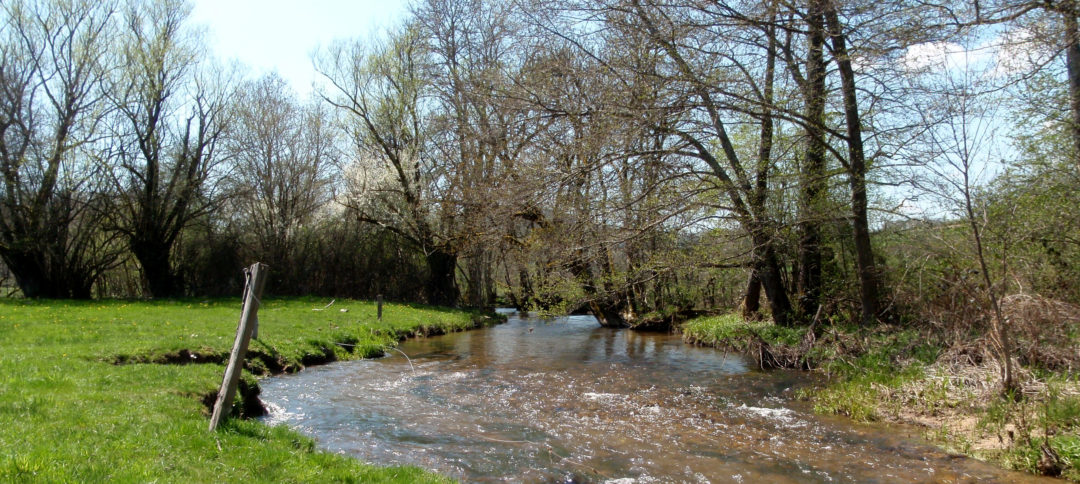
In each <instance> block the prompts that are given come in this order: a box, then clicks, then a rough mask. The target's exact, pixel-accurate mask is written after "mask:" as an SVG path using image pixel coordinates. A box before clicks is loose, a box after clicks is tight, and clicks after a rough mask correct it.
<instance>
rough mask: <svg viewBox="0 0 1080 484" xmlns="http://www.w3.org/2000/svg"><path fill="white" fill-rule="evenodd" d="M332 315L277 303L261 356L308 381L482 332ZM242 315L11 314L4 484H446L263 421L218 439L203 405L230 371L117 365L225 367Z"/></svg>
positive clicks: (437, 315) (462, 319) (4, 349)
mask: <svg viewBox="0 0 1080 484" xmlns="http://www.w3.org/2000/svg"><path fill="white" fill-rule="evenodd" d="M326 302H327V301H324V300H315V299H286V300H282V299H274V300H267V301H264V303H263V306H262V309H261V310H260V312H259V316H260V317H259V319H260V340H259V341H256V342H253V343H252V345H251V347H252V351H257V352H263V353H265V354H273V355H275V356H276V357H277V358H279V359H280V360H279V361H280V362H281V363H283V364H284V365H285V367H286V368H287V369H298V368H300V367H301V366H302V363H303V362H304V361H305V360H306V359H314V360H317V361H325V360H326V359H329V358H335V359H349V358H360V357H371V356H377V355H379V354H381V353H382V352H383V351H384V349H386V348H389V347H391V346H393V345H395V344H396V343H397V342H398V340H399V339H400V338H402V337H404V336H407V335H409V334H414V333H427V332H441V331H455V330H460V329H465V328H467V327H470V326H472V325H473V324H474V321H475V320H476V319H477V318H478V316H477V315H473V314H470V313H467V312H462V311H452V310H445V309H437V308H423V307H413V306H405V305H397V304H388V305H386V307H385V308H384V318H383V321H382V322H378V321H376V320H375V307H374V305H373V304H372V303H368V302H359V301H338V302H336V303H335V304H334V305H333V306H331V307H329V308H326V309H325V310H322V311H314V310H313V308H322V307H323V306H325V304H326ZM342 310H346V311H342ZM239 313H240V301H239V300H238V299H224V300H208V301H204V300H183V301H161V302H130V301H85V302H83V301H79V302H75V301H27V300H4V301H0V427H2V428H3V429H4V431H3V432H0V481H34V482H41V481H55V482H94V481H121V482H151V481H184V482H226V481H231V482H236V481H241V480H243V481H261V482H325V481H379V482H416V481H440V480H442V479H441V478H439V477H438V476H433V475H430V474H427V473H425V472H423V471H421V470H419V469H415V468H378V467H374V466H370V465H366V464H363V463H360V462H358V461H356V460H354V459H351V458H347V457H342V456H338V455H334V454H328V453H324V452H319V451H316V450H315V448H314V445H313V443H312V442H311V441H310V440H309V439H307V438H305V437H302V436H300V435H299V434H296V433H295V432H292V431H290V430H287V429H283V428H269V427H266V426H264V425H262V424H261V423H258V422H255V421H243V420H230V421H229V422H228V423H227V424H226V425H225V426H224V428H223V429H221V430H220V431H218V432H209V431H208V430H207V424H208V421H207V418H206V407H205V405H204V404H203V403H202V401H201V399H202V398H204V397H205V396H206V395H207V394H213V393H214V392H215V391H216V389H217V386H218V385H219V384H220V383H221V378H222V373H223V368H224V367H223V365H221V364H188V365H176V364H122V365H118V364H115V362H117V361H124V362H129V363H131V362H138V361H153V360H154V358H155V355H163V354H168V353H176V352H178V351H179V350H189V351H191V352H194V353H196V354H203V355H214V354H218V355H225V354H227V353H228V351H229V349H230V348H231V345H232V342H233V338H234V334H235V330H236V324H237V320H238V318H239ZM337 343H348V345H347V346H341V345H338V344H337ZM254 368H255V369H256V370H262V368H259V367H258V365H254ZM249 378H250V377H249Z"/></svg>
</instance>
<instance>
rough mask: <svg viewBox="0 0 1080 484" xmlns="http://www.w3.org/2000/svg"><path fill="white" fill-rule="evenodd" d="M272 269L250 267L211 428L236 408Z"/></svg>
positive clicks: (263, 266)
mask: <svg viewBox="0 0 1080 484" xmlns="http://www.w3.org/2000/svg"><path fill="white" fill-rule="evenodd" d="M268 270H269V268H268V267H267V266H266V265H265V264H263V263H260V262H256V263H254V264H252V265H251V267H250V268H249V269H248V277H247V284H245V286H244V310H243V312H242V313H241V314H240V324H239V325H238V326H237V328H236V341H235V342H234V343H233V349H232V353H230V354H229V365H228V366H226V367H225V377H224V378H223V379H222V381H221V389H220V390H218V396H217V400H216V401H215V402H214V413H213V415H211V416H210V430H211V431H213V430H216V429H217V427H218V425H219V424H221V422H222V421H223V420H225V417H227V416H229V410H230V409H232V402H233V397H234V396H235V395H236V386H237V384H239V383H240V373H241V371H242V370H243V369H244V357H245V356H246V355H247V349H248V343H250V342H251V332H252V330H253V329H254V326H255V321H258V319H257V318H258V313H259V298H261V297H262V291H263V285H265V284H266V273H267V271H268Z"/></svg>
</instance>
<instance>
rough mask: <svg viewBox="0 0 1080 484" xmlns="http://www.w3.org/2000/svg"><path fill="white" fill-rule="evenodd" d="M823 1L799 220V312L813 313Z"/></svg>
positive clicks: (811, 62) (814, 35) (810, 54)
mask: <svg viewBox="0 0 1080 484" xmlns="http://www.w3.org/2000/svg"><path fill="white" fill-rule="evenodd" d="M823 10H824V6H823V5H822V1H821V0H811V2H810V8H809V12H808V13H807V24H808V30H809V36H808V44H809V45H808V47H807V56H806V80H805V83H804V85H803V97H804V99H805V103H806V113H805V116H806V128H805V130H806V156H805V161H804V166H803V169H802V173H801V175H802V191H801V198H800V205H801V206H800V212H801V213H800V217H799V250H798V252H799V279H798V293H799V301H798V304H799V313H800V314H802V315H808V314H814V313H815V312H816V311H817V306H818V305H819V304H820V303H821V212H822V210H823V208H824V207H822V205H823V204H824V202H825V200H824V196H825V195H826V192H825V150H826V147H825V128H824V127H825V95H826V86H825V75H826V71H825V55H824V44H825V19H824V18H823V14H822V11H823Z"/></svg>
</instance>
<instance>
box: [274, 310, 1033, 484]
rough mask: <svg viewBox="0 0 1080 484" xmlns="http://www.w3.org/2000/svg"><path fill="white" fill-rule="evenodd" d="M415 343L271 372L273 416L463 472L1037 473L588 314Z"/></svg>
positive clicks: (381, 456)
mask: <svg viewBox="0 0 1080 484" xmlns="http://www.w3.org/2000/svg"><path fill="white" fill-rule="evenodd" d="M509 316H510V317H509V321H508V322H507V323H506V324H503V325H499V326H496V327H492V328H488V329H482V330H475V331H469V332H464V333H455V334H450V335H446V336H438V337H433V338H424V339H417V340H411V341H407V342H405V343H404V344H402V345H401V347H400V349H401V351H402V352H404V353H405V354H406V355H408V357H405V356H403V355H402V354H399V353H391V354H390V356H388V357H385V358H381V359H377V360H363V361H351V362H342V363H334V364H330V365H326V366H321V367H315V368H309V369H306V370H304V371H302V372H300V373H298V374H295V375H287V376H281V377H276V378H270V379H267V380H265V381H263V382H262V384H261V386H262V389H263V391H262V395H261V398H262V400H263V402H264V403H265V404H266V406H267V407H268V408H269V409H270V415H269V416H268V417H266V419H267V421H268V422H269V423H272V424H278V423H282V424H287V425H289V426H292V427H294V428H296V429H298V430H300V431H301V432H303V433H306V434H308V435H311V436H312V437H314V438H315V439H317V441H318V442H319V445H320V446H322V447H324V448H327V449H329V450H331V451H336V452H342V453H345V454H349V455H353V456H356V457H358V458H360V459H363V460H366V461H370V462H374V463H378V464H413V465H418V466H421V467H425V468H428V469H432V470H434V471H437V472H440V473H442V474H445V475H449V476H452V477H456V478H458V479H461V480H462V481H465V482H567V481H569V482H617V483H634V482H641V483H649V482H738V483H757V482H777V483H784V482H970V481H976V480H978V481H989V482H1028V481H1030V482H1035V481H1037V480H1038V479H1036V478H1033V477H1029V476H1025V475H1022V474H1017V473H1010V472H1007V471H1002V470H999V469H996V468H994V467H991V466H989V465H986V464H983V463H981V462H978V461H975V460H972V459H965V458H952V457H950V456H948V455H946V454H945V453H943V452H941V451H939V450H936V449H935V448H933V447H930V446H928V445H926V444H924V443H921V442H920V441H919V439H918V437H917V431H913V430H906V429H904V428H898V427H885V426H864V425H855V424H852V423H851V422H850V421H847V420H844V419H841V418H830V417H822V416H818V415H814V414H813V413H812V412H811V411H810V409H809V408H808V406H807V405H806V404H805V403H803V402H799V401H796V400H794V399H793V395H792V394H793V393H794V389H796V388H798V386H799V385H803V384H806V381H807V376H806V375H805V374H801V373H798V372H783V371H772V372H760V371H754V370H752V367H753V365H751V364H750V363H749V362H748V361H746V360H744V359H742V358H740V357H738V356H735V355H731V354H725V353H723V352H721V351H717V350H715V349H711V348H697V347H693V346H689V345H685V344H683V343H682V342H681V341H680V339H679V338H678V336H674V335H667V334H656V333H638V332H633V331H620V330H612V329H605V328H601V327H599V326H598V325H597V323H596V320H594V319H593V318H592V317H589V316H571V317H567V318H557V319H553V320H541V319H539V318H535V317H525V316H522V315H518V314H517V313H511V314H510V315H509Z"/></svg>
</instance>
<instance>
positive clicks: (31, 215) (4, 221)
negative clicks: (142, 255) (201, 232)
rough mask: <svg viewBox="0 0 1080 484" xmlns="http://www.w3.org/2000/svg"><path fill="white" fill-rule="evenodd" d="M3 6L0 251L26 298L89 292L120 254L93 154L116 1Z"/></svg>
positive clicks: (103, 100) (0, 34) (0, 26)
mask: <svg viewBox="0 0 1080 484" xmlns="http://www.w3.org/2000/svg"><path fill="white" fill-rule="evenodd" d="M0 12H2V17H3V18H2V19H0V22H2V23H0V176H2V177H3V186H2V192H0V257H3V259H4V262H5V264H7V266H8V268H9V269H11V271H12V273H13V274H14V275H15V278H16V281H17V282H18V284H19V287H20V289H22V292H23V294H24V295H26V296H28V297H39V296H44V297H89V296H90V291H91V287H92V285H93V283H94V281H95V280H96V279H97V278H98V277H99V276H100V275H101V273H102V272H103V271H104V270H106V269H107V268H108V267H110V266H111V265H112V264H113V263H114V261H115V260H116V257H117V252H116V251H115V249H114V247H113V246H112V239H111V237H110V236H109V235H108V234H104V233H102V232H101V230H100V228H101V218H102V217H103V216H104V215H103V214H104V213H105V210H104V209H103V207H102V206H101V203H102V202H103V199H102V198H101V197H100V196H99V195H100V192H101V188H100V186H99V185H98V183H100V180H101V172H100V166H101V164H100V163H98V162H96V161H95V160H94V158H95V157H96V156H97V154H96V153H95V152H96V150H97V149H98V148H100V147H101V146H100V136H101V130H100V129H99V128H100V125H101V123H102V120H103V119H104V116H103V113H104V112H106V111H107V110H108V103H107V102H106V101H107V100H106V97H105V89H106V87H107V86H106V76H107V75H108V74H109V72H110V71H111V70H112V69H113V68H114V67H115V64H114V61H115V59H114V58H113V57H112V53H113V52H114V49H113V48H112V47H113V45H112V44H111V43H110V42H111V38H112V36H113V35H114V20H115V19H114V5H113V3H112V2H89V1H83V0H58V1H49V2H46V1H40V2H39V1H18V0H17V1H11V2H5V3H4V4H3V5H2V6H0Z"/></svg>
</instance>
